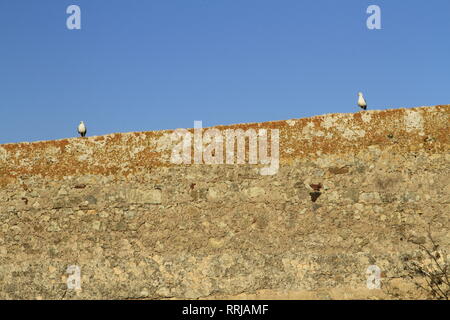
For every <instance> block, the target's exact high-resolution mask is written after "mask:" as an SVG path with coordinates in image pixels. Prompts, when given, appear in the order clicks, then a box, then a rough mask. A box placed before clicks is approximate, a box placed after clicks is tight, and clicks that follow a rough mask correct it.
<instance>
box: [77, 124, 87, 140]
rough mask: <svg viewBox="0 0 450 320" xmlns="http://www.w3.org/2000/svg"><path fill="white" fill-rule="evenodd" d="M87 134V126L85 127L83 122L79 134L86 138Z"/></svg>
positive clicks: (79, 126)
mask: <svg viewBox="0 0 450 320" xmlns="http://www.w3.org/2000/svg"><path fill="white" fill-rule="evenodd" d="M86 132H87V130H86V126H85V125H84V122H83V121H81V122H80V124H79V125H78V133H79V134H80V135H81V136H82V137H84V136H85V135H86Z"/></svg>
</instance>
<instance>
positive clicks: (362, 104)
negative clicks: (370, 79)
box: [358, 92, 367, 110]
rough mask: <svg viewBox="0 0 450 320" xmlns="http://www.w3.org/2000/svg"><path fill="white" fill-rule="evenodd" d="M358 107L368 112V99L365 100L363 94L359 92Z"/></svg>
mask: <svg viewBox="0 0 450 320" xmlns="http://www.w3.org/2000/svg"><path fill="white" fill-rule="evenodd" d="M358 106H359V107H360V108H361V109H364V110H367V102H366V99H364V96H363V94H362V92H358Z"/></svg>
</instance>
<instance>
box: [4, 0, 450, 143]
mask: <svg viewBox="0 0 450 320" xmlns="http://www.w3.org/2000/svg"><path fill="white" fill-rule="evenodd" d="M71 4H76V5H78V6H80V8H81V30H68V29H67V27H66V20H67V18H68V17H69V14H67V13H66V9H67V7H68V6H69V5H71ZM372 4H374V5H378V6H379V7H380V8H381V26H382V29H381V30H369V29H368V28H367V26H366V20H367V18H368V17H369V14H367V13H366V10H367V7H368V6H369V5H372ZM358 91H362V92H364V94H365V96H366V98H367V101H368V104H369V109H387V108H401V107H414V106H423V105H436V104H450V1H449V0H428V1H425V0H420V1H416V0H414V1H413V0H412V1H400V0H394V1H393V0H388V1H382V0H371V1H365V0H343V1H336V0H307V1H301V0H145V1H144V0H108V1H107V0H83V1H81V0H79V1H77V0H71V1H66V0H41V1H25V0H0V119H1V120H2V121H1V131H0V143H9V142H20V141H36V140H49V139H61V138H66V137H73V136H77V133H76V127H77V125H78V123H79V121H81V120H84V122H85V123H86V125H87V127H88V135H101V134H107V133H113V132H129V131H149V130H160V129H176V128H191V127H193V125H194V123H193V122H194V120H202V121H203V126H204V127H206V126H213V125H218V124H232V123H243V122H261V121H269V120H282V119H290V118H302V117H308V116H313V115H320V114H326V113H336V112H345V113H346V112H355V111H358V107H357V106H356V101H357V93H358Z"/></svg>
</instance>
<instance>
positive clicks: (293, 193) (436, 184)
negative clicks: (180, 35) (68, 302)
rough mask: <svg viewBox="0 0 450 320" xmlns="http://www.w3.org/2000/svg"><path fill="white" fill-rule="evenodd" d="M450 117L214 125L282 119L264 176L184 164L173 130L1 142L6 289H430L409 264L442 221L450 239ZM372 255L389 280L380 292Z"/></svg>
mask: <svg viewBox="0 0 450 320" xmlns="http://www.w3.org/2000/svg"><path fill="white" fill-rule="evenodd" d="M449 114H450V106H448V105H447V106H435V107H423V108H412V109H394V110H385V111H367V112H358V113H354V114H330V115H323V116H316V117H312V118H307V119H293V120H287V121H277V122H267V123H254V124H240V125H233V126H219V127H216V128H217V129H219V130H225V129H237V128H241V129H243V130H247V129H251V128H253V129H255V130H256V129H268V130H273V129H278V130H279V142H280V146H279V152H280V168H279V170H278V172H277V173H276V174H274V175H266V176H264V175H261V174H260V173H259V171H258V169H259V168H260V167H261V164H258V165H252V164H240V165H237V164H234V165H231V164H216V165H207V164H192V165H184V164H183V165H175V164H173V163H171V161H170V159H171V152H172V150H173V146H174V142H173V141H172V140H171V133H172V131H158V132H141V133H123V134H110V135H106V136H98V137H88V138H72V139H64V140H56V141H45V142H35V143H18V144H6V145H0V204H1V206H0V298H2V299H168V298H175V299H179V298H188V299H197V298H200V299H211V298H275V299H277V298H288V299H289V298H292V299H297V298H311V299H329V298H344V299H354V298H358V299H359V298H362V299H366V298H411V297H413V298H420V297H427V296H425V295H424V293H423V292H421V291H419V290H416V289H415V286H414V285H413V283H412V281H411V280H408V279H407V278H406V277H405V273H404V270H403V266H404V262H405V260H407V259H408V257H409V258H411V257H413V256H414V255H415V254H416V253H417V252H418V244H424V245H428V244H429V240H428V239H427V238H426V235H427V230H428V226H429V225H430V223H431V233H432V236H433V238H435V239H436V241H438V242H439V244H440V250H443V252H445V251H447V252H448V249H449V244H450V233H449V226H450V224H449V212H450V210H449V202H450V201H449V200H450V198H449V196H450V184H449V181H450V174H449V173H450V166H449V164H450V153H449V151H450V148H449V136H450V135H449V133H450V130H449ZM191 132H192V129H191ZM444 258H445V256H444ZM425 260H426V259H425ZM70 265H77V266H79V267H80V269H81V290H69V289H68V287H67V283H66V282H67V279H68V277H69V276H70V275H69V273H67V268H68V266H70ZM369 265H377V266H378V267H379V268H380V269H381V271H382V275H381V276H382V287H381V289H374V290H369V289H368V288H367V285H366V280H367V274H366V270H367V268H368V267H369Z"/></svg>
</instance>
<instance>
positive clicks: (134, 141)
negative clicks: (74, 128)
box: [0, 105, 450, 186]
mask: <svg viewBox="0 0 450 320" xmlns="http://www.w3.org/2000/svg"><path fill="white" fill-rule="evenodd" d="M449 113H450V106H449V105H441V106H435V107H421V108H411V109H392V110H384V111H365V112H356V113H354V114H329V115H321V116H316V117H312V118H304V119H292V120H286V121H270V122H265V123H244V124H235V125H221V126H216V127H215V128H216V129H218V130H221V131H225V130H227V129H242V130H244V131H246V130H249V129H253V130H255V131H256V132H258V130H260V129H266V130H268V141H269V148H270V141H271V136H270V130H273V129H278V130H279V137H280V164H283V163H291V162H292V161H293V160H295V159H297V158H302V157H306V158H311V159H315V158H317V157H320V156H321V155H324V154H341V153H356V152H358V151H359V150H362V149H365V148H368V147H369V146H377V147H378V148H380V149H386V148H390V149H392V150H393V151H395V152H409V151H418V150H423V151H425V152H442V151H448V149H449V136H450V134H449V133H450V132H449V125H448V123H449V121H448V120H449V119H448V118H449ZM206 129H208V128H203V132H205V130H206ZM188 131H189V132H191V133H193V132H194V129H192V128H191V129H188ZM172 132H173V130H164V131H150V132H133V133H114V134H109V135H105V136H96V137H88V138H71V139H62V140H55V141H40V142H34V143H17V144H5V145H0V185H2V186H4V185H7V184H8V183H11V182H12V181H14V180H15V179H17V177H20V176H22V175H40V176H43V177H53V178H58V179H60V178H63V177H65V176H70V175H80V174H99V175H123V176H128V175H129V174H130V173H133V172H137V171H140V170H143V169H145V170H149V169H151V168H157V167H171V166H173V165H174V164H172V163H171V162H170V156H171V150H172V148H173V146H175V143H174V142H172V141H171V139H170V135H171V133H172ZM171 143H173V146H172V145H171ZM247 151H248V146H247Z"/></svg>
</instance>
